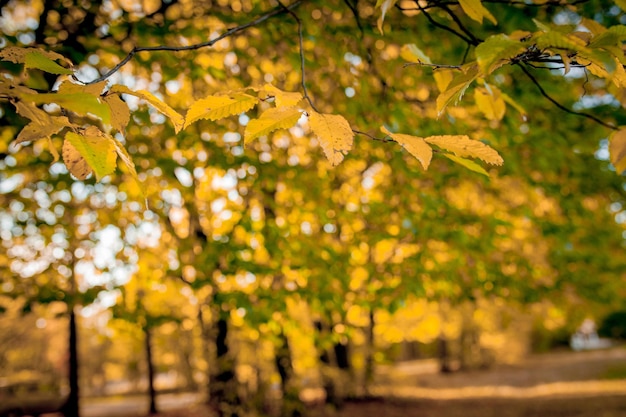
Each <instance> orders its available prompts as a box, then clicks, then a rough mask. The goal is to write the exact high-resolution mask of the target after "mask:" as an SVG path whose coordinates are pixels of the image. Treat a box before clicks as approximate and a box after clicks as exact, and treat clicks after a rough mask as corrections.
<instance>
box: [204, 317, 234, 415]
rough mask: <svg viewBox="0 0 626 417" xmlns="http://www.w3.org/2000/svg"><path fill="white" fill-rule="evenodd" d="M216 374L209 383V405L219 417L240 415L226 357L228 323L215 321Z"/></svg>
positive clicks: (227, 350) (228, 360) (230, 362)
mask: <svg viewBox="0 0 626 417" xmlns="http://www.w3.org/2000/svg"><path fill="white" fill-rule="evenodd" d="M216 327H217V337H216V338H215V348H216V353H217V355H216V356H217V357H216V365H217V366H216V372H214V373H212V378H211V380H210V382H209V405H210V406H211V408H212V409H213V410H215V412H216V413H217V415H218V416H220V417H237V416H239V415H240V414H241V410H240V408H241V399H240V398H239V392H238V390H237V380H236V378H235V370H234V363H233V361H232V360H231V358H230V357H229V355H228V352H229V348H228V321H227V319H226V318H224V317H220V319H219V320H218V321H217V326H216Z"/></svg>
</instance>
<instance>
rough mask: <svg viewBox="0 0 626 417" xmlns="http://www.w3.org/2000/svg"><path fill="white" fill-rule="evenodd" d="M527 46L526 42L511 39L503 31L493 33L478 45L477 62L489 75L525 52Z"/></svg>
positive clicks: (483, 71) (482, 70) (484, 72)
mask: <svg viewBox="0 0 626 417" xmlns="http://www.w3.org/2000/svg"><path fill="white" fill-rule="evenodd" d="M526 48H527V46H526V44H525V43H523V42H520V41H519V40H516V39H511V38H510V37H509V36H507V35H505V34H503V33H501V34H499V35H493V36H490V37H488V38H487V39H486V40H485V41H484V42H482V43H480V44H479V45H478V46H477V47H476V51H475V54H476V62H477V63H478V66H479V68H480V71H481V72H482V73H483V74H484V75H488V74H491V73H492V72H493V71H495V70H496V69H498V68H500V67H501V66H503V65H505V64H506V63H507V62H509V61H510V59H511V58H514V57H516V56H518V55H519V54H521V53H522V52H524V51H525V50H526Z"/></svg>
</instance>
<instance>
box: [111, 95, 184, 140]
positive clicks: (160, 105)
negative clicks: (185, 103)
mask: <svg viewBox="0 0 626 417" xmlns="http://www.w3.org/2000/svg"><path fill="white" fill-rule="evenodd" d="M109 93H118V94H120V93H122V94H129V95H131V96H135V97H138V98H140V99H143V100H145V101H147V102H148V103H150V104H151V105H152V106H154V108H155V109H157V110H158V111H160V112H161V113H163V114H164V115H166V116H167V117H169V119H170V120H171V121H172V123H174V131H175V132H176V133H178V132H180V131H181V130H182V128H183V127H184V125H185V118H184V117H183V116H181V115H180V114H179V113H178V112H176V110H174V109H173V108H171V107H170V106H168V105H167V104H165V103H164V102H162V101H161V100H159V99H158V98H156V97H155V96H154V95H153V94H152V93H150V92H149V91H145V90H139V91H133V90H131V89H130V88H128V87H126V86H124V85H114V86H113V87H111V90H109Z"/></svg>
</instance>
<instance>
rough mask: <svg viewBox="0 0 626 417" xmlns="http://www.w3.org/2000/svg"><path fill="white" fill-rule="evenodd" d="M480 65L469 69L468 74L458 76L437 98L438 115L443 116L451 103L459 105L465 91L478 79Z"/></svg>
mask: <svg viewBox="0 0 626 417" xmlns="http://www.w3.org/2000/svg"><path fill="white" fill-rule="evenodd" d="M478 75H479V72H478V65H476V64H474V65H472V66H470V67H468V68H467V72H465V73H462V74H459V75H457V76H456V77H455V78H454V79H453V80H452V81H451V82H450V84H449V85H448V86H447V89H446V90H445V91H444V92H442V93H441V94H439V96H438V97H437V114H439V115H441V113H443V110H444V109H445V108H446V107H447V106H448V104H450V103H454V104H456V103H458V101H459V100H461V99H462V98H463V94H465V90H467V88H468V87H469V86H470V85H471V84H472V83H473V82H474V81H475V80H476V78H478Z"/></svg>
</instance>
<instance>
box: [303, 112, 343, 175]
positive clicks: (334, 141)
mask: <svg viewBox="0 0 626 417" xmlns="http://www.w3.org/2000/svg"><path fill="white" fill-rule="evenodd" d="M309 125H310V126H311V130H312V131H313V133H315V135H316V136H317V138H318V139H319V141H320V144H321V145H322V149H323V150H324V154H325V155H326V158H328V160H329V161H330V164H331V165H333V166H336V165H339V163H340V162H341V161H343V157H344V155H345V154H347V153H348V152H349V151H350V149H352V142H353V140H354V132H352V128H351V127H350V123H348V121H347V120H346V119H345V118H344V117H343V116H340V115H338V114H321V113H318V112H315V111H314V112H312V113H311V115H310V116H309Z"/></svg>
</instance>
